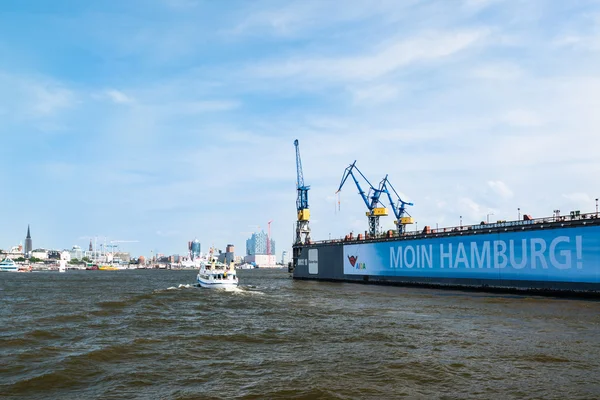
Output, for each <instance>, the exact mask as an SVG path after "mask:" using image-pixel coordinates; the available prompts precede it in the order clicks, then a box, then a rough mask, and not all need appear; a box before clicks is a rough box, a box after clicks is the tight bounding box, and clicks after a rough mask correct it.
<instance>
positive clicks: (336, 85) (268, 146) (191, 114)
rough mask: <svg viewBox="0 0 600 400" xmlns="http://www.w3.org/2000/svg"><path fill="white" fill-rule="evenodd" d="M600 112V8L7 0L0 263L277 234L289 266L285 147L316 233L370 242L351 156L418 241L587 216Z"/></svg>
mask: <svg viewBox="0 0 600 400" xmlns="http://www.w3.org/2000/svg"><path fill="white" fill-rule="evenodd" d="M599 110H600V1H597V0H593V1H592V0H579V1H577V0H574V1H555V0H506V1H503V0H430V1H425V0H423V1H420V0H403V1H398V0H390V1H388V0H370V1H352V0H345V1H343V2H340V1H331V0H316V1H313V0H303V1H291V0H286V1H260V0H257V1H245V0H240V1H236V0H226V1H211V0H209V1H202V0H126V1H120V0H119V1H113V0H105V1H96V2H92V1H75V0H54V1H52V2H50V1H42V0H38V1H34V0H3V1H2V2H0V149H1V150H2V156H1V157H0V182H1V184H2V196H0V210H1V211H0V215H1V219H0V221H1V223H0V248H4V249H7V248H10V247H11V246H14V245H17V244H19V243H23V242H24V239H25V234H26V232H27V225H28V224H31V234H32V237H33V245H34V248H38V247H44V248H56V249H64V248H67V249H68V248H71V247H72V246H73V245H79V246H82V247H87V245H88V243H89V241H90V238H98V239H97V240H98V242H103V241H105V240H106V241H128V242H127V243H125V242H123V243H121V244H120V246H121V250H123V251H130V252H131V253H132V255H133V256H138V255H146V256H148V255H150V254H151V253H150V252H151V251H152V252H154V253H164V254H176V253H180V254H182V253H185V252H186V251H187V242H188V241H189V240H193V239H194V238H198V239H199V240H200V241H201V243H202V246H203V250H206V249H207V248H208V246H211V245H214V246H217V247H218V248H221V249H224V248H225V245H226V244H229V243H231V244H234V245H235V246H236V253H237V254H238V255H243V254H244V253H245V240H246V239H247V238H248V237H249V236H250V235H251V233H252V232H255V231H258V230H265V231H266V230H267V224H268V222H269V221H272V224H271V229H272V237H273V238H274V239H275V241H276V242H277V244H276V249H277V257H278V259H279V258H281V252H282V251H283V250H287V251H288V254H289V253H290V252H291V244H292V241H293V235H294V223H295V219H296V208H295V207H296V206H295V199H296V161H295V148H294V144H293V142H294V139H298V140H299V143H300V152H301V156H302V164H303V168H304V171H303V172H304V178H305V183H306V184H308V185H310V186H311V189H310V191H309V206H310V209H311V222H310V224H311V229H312V238H313V239H314V240H323V239H328V238H329V237H331V238H336V237H343V236H344V235H345V234H347V233H349V232H350V231H352V232H355V233H359V232H363V231H364V230H366V229H367V226H368V225H367V219H366V217H365V211H366V207H365V205H364V204H363V202H362V200H361V198H360V196H359V195H358V191H357V189H356V187H355V186H353V182H352V181H351V180H349V181H347V182H346V184H345V185H344V187H343V189H342V191H341V192H340V193H339V197H338V196H336V195H335V192H336V190H337V189H338V186H339V184H340V180H341V178H342V174H343V172H344V169H345V168H346V167H347V166H348V165H349V164H351V163H352V162H354V161H355V160H356V161H357V163H356V165H357V166H358V167H359V168H360V170H361V171H362V172H363V173H364V174H365V176H366V177H367V178H369V180H370V181H371V183H373V184H377V183H378V182H379V181H380V180H381V179H382V178H383V177H384V176H385V175H388V178H389V180H390V182H391V183H392V185H393V186H394V187H395V188H396V190H398V192H399V193H400V195H401V196H402V198H403V199H404V200H407V201H412V202H413V203H414V206H412V207H410V209H409V212H410V214H411V215H412V216H413V217H414V219H415V221H416V225H413V226H412V227H410V228H409V229H419V230H420V229H422V228H423V227H424V226H425V225H430V226H432V227H433V226H435V225H436V224H439V226H440V227H441V226H456V225H458V224H459V223H460V222H459V221H460V219H461V217H462V222H463V224H475V223H478V222H480V221H482V220H486V219H487V218H490V220H492V221H493V220H514V219H517V217H518V209H520V210H521V211H520V212H521V213H522V214H530V215H532V216H533V217H543V216H550V215H552V214H553V210H555V209H559V210H561V212H562V213H563V214H566V213H568V212H569V211H571V210H581V211H582V212H592V211H595V204H596V203H595V199H596V198H598V197H600V184H599V183H598V179H597V177H598V176H599V175H600V158H599V157H598V149H599V148H600V135H599V132H600V129H599V128H600V111H599ZM364 188H365V189H366V187H364ZM338 200H339V201H338ZM488 214H493V215H491V216H488ZM381 224H382V227H383V228H384V229H391V228H392V227H393V226H394V225H393V218H392V217H391V216H389V217H385V218H382V220H381Z"/></svg>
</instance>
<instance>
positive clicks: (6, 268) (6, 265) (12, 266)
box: [0, 258, 19, 272]
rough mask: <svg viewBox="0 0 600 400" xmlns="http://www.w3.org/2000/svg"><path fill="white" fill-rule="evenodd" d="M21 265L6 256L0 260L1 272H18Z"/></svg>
mask: <svg viewBox="0 0 600 400" xmlns="http://www.w3.org/2000/svg"><path fill="white" fill-rule="evenodd" d="M18 271H19V266H18V265H17V264H16V263H15V262H14V261H13V260H11V259H10V258H5V259H4V261H2V262H0V272H18Z"/></svg>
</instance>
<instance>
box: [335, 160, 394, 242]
mask: <svg viewBox="0 0 600 400" xmlns="http://www.w3.org/2000/svg"><path fill="white" fill-rule="evenodd" d="M353 171H356V172H358V174H359V175H360V176H361V177H362V178H363V179H364V180H365V181H366V182H367V184H368V185H369V193H368V194H366V193H365V191H364V190H363V189H362V188H361V187H360V183H359V182H358V179H357V178H356V176H355V175H354V172H353ZM349 176H351V177H352V179H353V180H354V183H355V184H356V187H357V188H358V193H359V194H360V196H361V197H362V199H363V201H364V202H365V205H366V206H367V209H368V210H369V211H367V212H366V215H367V218H368V219H369V235H371V236H375V235H377V233H378V232H379V217H384V216H387V215H388V211H387V208H385V207H384V206H381V205H380V203H379V198H380V197H381V194H382V193H383V192H384V190H383V188H382V187H381V185H380V187H379V188H375V187H373V185H371V182H369V180H368V179H367V178H366V177H365V176H364V175H363V173H362V172H360V170H359V169H358V167H357V166H356V161H354V162H353V163H352V164H350V165H349V166H348V167H347V168H346V170H345V171H344V175H343V176H342V182H341V183H340V187H339V188H338V190H337V192H336V193H339V192H340V191H341V190H342V187H343V186H344V183H346V180H347V179H348V177H349ZM382 183H383V181H382Z"/></svg>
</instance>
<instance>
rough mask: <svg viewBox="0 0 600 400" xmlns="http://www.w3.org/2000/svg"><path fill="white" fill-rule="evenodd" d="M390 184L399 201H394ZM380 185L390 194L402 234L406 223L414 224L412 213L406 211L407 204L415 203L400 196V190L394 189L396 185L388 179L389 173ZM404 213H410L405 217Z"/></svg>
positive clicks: (399, 231)
mask: <svg viewBox="0 0 600 400" xmlns="http://www.w3.org/2000/svg"><path fill="white" fill-rule="evenodd" d="M388 186H389V188H390V189H392V192H393V193H394V194H395V195H396V198H397V201H394V199H393V198H392V193H391V192H390V190H389V189H388ZM380 187H381V188H382V189H383V190H384V191H385V192H386V193H387V195H388V199H389V201H390V206H391V207H392V210H393V211H394V216H395V217H396V221H395V222H396V224H397V226H398V234H399V235H401V234H402V233H404V225H408V224H412V223H413V219H412V217H411V216H410V214H408V213H407V212H406V207H405V206H412V205H413V203H410V202H408V201H404V200H402V198H401V197H400V195H399V194H398V192H396V189H394V187H393V186H392V184H391V183H390V181H389V180H388V179H387V175H386V177H385V178H384V179H383V180H382V181H381V185H380ZM404 214H408V217H405V216H404Z"/></svg>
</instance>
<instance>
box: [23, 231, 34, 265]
mask: <svg viewBox="0 0 600 400" xmlns="http://www.w3.org/2000/svg"><path fill="white" fill-rule="evenodd" d="M32 251H33V242H32V240H31V232H30V231H29V225H27V237H26V238H25V249H24V251H23V254H24V255H25V258H29V257H31V252H32Z"/></svg>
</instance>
